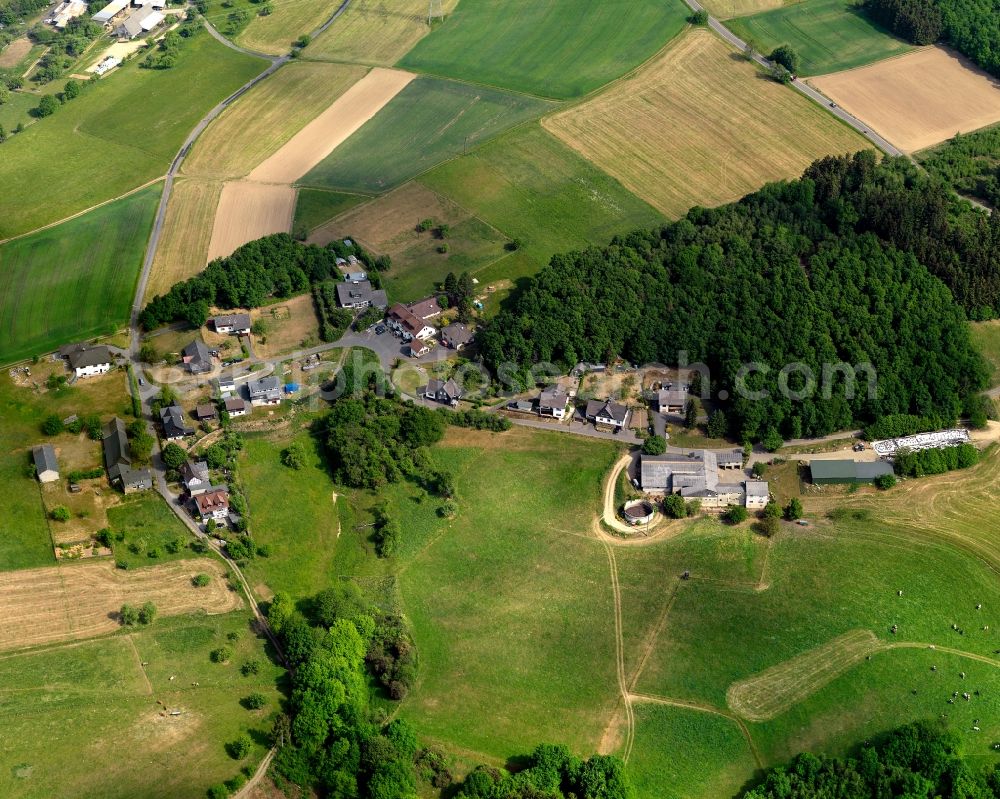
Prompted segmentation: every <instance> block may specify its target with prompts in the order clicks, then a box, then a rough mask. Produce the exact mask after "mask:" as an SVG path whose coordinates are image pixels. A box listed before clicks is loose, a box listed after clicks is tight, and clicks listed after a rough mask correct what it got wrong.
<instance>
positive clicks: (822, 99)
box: [684, 0, 906, 156]
mask: <svg viewBox="0 0 1000 799" xmlns="http://www.w3.org/2000/svg"><path fill="white" fill-rule="evenodd" d="M684 2H685V3H687V5H688V8H690V9H691V10H692V11H704V12H705V13H706V14H708V27H710V28H711V29H712V30H713V31H715V32H716V33H717V34H719V36H721V37H722V38H723V39H725V40H726V41H727V42H729V43H730V44H731V45H732V46H733V47H735V48H736V49H737V50H740V51H746V48H747V43H746V42H745V41H743V40H742V39H741V38H740V37H739V36H737V35H736V34H735V33H733V32H732V31H731V30H729V28H727V27H726V26H725V25H723V24H722V23H721V22H719V20H717V19H716V18H715V17H713V16H712V15H711V14H709V12H708V9H707V8H705V7H704V6H703V5H702V4H701V3H699V2H698V0H684ZM753 60H754V61H755V62H756V63H757V64H759V65H760V66H762V67H764V69H771V67H772V66H774V64H773V62H771V61H768V60H767V59H766V58H764V57H763V56H762V55H760V54H758V53H756V52H755V53H754V58H753ZM791 85H792V87H793V88H794V89H796V90H797V91H798V92H799V93H800V94H804V95H805V96H806V97H808V98H809V99H810V100H812V101H813V102H814V103H817V104H819V105H821V106H823V108H824V109H826V110H827V111H828V112H830V113H831V114H833V115H834V116H835V117H837V118H839V119H841V120H843V121H844V122H846V123H847V124H848V125H850V126H851V127H852V128H854V129H855V130H856V131H857V132H858V133H860V134H861V135H862V136H864V137H865V138H866V139H868V141H870V142H871V143H872V144H874V145H875V146H876V147H878V148H879V149H880V150H881V151H882V152H884V153H886V154H887V155H897V156H905V155H906V153H904V152H903V151H902V150H900V149H899V148H898V147H896V146H895V145H893V144H891V143H889V142H888V141H886V140H885V139H883V138H882V137H881V136H879V135H878V134H877V133H875V131H873V130H871V129H869V127H868V126H867V125H866V124H865V123H864V122H862V121H861V120H860V119H858V118H857V117H856V116H854V115H853V114H849V113H847V112H846V111H845V110H844V109H843V108H841V107H840V106H834V105H832V104H831V101H830V98H828V97H826V96H825V95H823V94H820V93H819V92H818V91H816V90H815V89H814V88H813V87H812V86H809V85H808V84H806V83H804V82H803V81H801V80H798V79H796V80H794V81H792V83H791Z"/></svg>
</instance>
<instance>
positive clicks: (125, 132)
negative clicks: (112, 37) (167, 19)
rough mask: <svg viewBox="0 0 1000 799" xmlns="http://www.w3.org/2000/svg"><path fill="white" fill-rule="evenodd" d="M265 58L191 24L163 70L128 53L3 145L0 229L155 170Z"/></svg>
mask: <svg viewBox="0 0 1000 799" xmlns="http://www.w3.org/2000/svg"><path fill="white" fill-rule="evenodd" d="M265 66H266V62H264V61H262V60H260V59H258V58H251V57H250V56H246V55H242V54H240V53H237V52H235V51H233V50H230V49H229V48H227V47H224V46H223V45H221V44H219V43H218V42H216V41H215V40H214V39H213V38H212V37H211V36H209V35H208V33H199V34H198V35H196V36H194V37H192V38H191V39H189V40H187V41H186V42H185V44H184V45H183V48H182V51H181V54H180V57H179V58H178V60H177V65H176V66H174V67H173V68H172V69H163V70H157V69H139V64H138V61H133V62H131V63H129V64H127V65H125V66H124V67H122V68H121V69H119V70H117V71H116V72H115V74H114V75H113V76H111V77H110V78H109V79H108V80H100V81H98V82H97V83H96V84H94V85H90V84H88V86H87V88H86V90H85V91H84V93H83V94H82V95H81V96H80V97H78V98H77V99H76V100H74V101H73V102H72V103H70V104H68V105H66V106H65V107H63V108H60V109H59V112H58V113H56V114H53V115H52V116H51V117H47V118H45V119H42V120H39V121H38V122H37V123H35V124H32V125H29V126H28V127H27V128H26V129H25V131H24V132H23V133H19V134H18V135H17V136H14V137H13V138H12V139H10V140H9V141H7V142H5V143H4V145H3V149H4V154H3V158H0V186H3V192H2V193H0V238H4V237H9V236H14V235H18V234H20V233H25V232H28V231H31V230H35V229H36V228H39V227H41V226H42V225H45V224H49V223H51V222H55V221H57V220H60V219H65V218H66V217H68V216H70V215H71V214H74V213H78V212H80V211H82V210H84V209H85V208H89V207H90V206H92V205H95V204H97V203H100V202H103V201H105V200H108V199H110V198H112V197H117V196H120V195H122V194H124V193H125V192H128V191H130V190H132V189H134V188H136V187H137V186H140V185H142V184H143V183H146V182H148V181H150V180H152V179H154V178H156V177H158V176H160V175H163V174H164V173H165V172H166V171H167V168H168V167H169V165H170V161H171V160H172V159H173V157H174V156H175V155H176V154H177V151H178V150H179V149H180V146H181V144H182V143H183V141H184V138H185V137H186V136H187V135H188V133H189V132H190V131H191V129H192V128H193V127H194V126H195V123H196V122H197V121H198V120H199V119H201V117H202V116H204V114H205V113H206V112H207V111H208V110H209V109H211V108H212V107H213V106H214V105H215V104H216V103H218V102H219V101H220V100H222V99H223V98H224V97H226V96H227V95H228V94H230V93H231V92H233V91H235V90H236V89H237V88H238V87H239V86H241V85H242V84H243V83H245V82H246V81H248V80H249V79H250V78H252V77H253V76H254V75H256V74H258V73H259V72H261V71H263V69H264V67H265Z"/></svg>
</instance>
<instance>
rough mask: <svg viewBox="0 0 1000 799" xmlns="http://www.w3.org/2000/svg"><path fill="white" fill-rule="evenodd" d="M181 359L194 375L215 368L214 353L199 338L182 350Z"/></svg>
mask: <svg viewBox="0 0 1000 799" xmlns="http://www.w3.org/2000/svg"><path fill="white" fill-rule="evenodd" d="M181 361H182V362H183V364H184V365H185V366H186V367H187V370H188V371H189V372H190V373H191V374H193V375H200V374H204V373H205V372H211V371H212V368H213V363H212V353H211V352H209V349H208V347H206V346H205V344H204V343H203V342H201V341H199V340H198V339H195V340H194V341H192V342H191V343H190V344H188V345H187V346H186V347H185V348H184V349H183V350H181Z"/></svg>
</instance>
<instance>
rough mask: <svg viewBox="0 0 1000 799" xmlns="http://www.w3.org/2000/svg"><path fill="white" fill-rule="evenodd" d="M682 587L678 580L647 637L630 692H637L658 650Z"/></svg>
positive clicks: (630, 684) (630, 685)
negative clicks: (656, 649) (657, 646)
mask: <svg viewBox="0 0 1000 799" xmlns="http://www.w3.org/2000/svg"><path fill="white" fill-rule="evenodd" d="M680 587H681V583H680V580H678V581H677V582H675V583H674V590H673V591H671V592H670V596H669V597H668V598H667V601H666V603H665V604H664V605H663V610H661V611H660V616H659V618H657V620H656V623H655V624H654V625H653V628H652V630H650V632H649V634H648V635H647V636H646V640H645V642H644V643H643V645H642V654H641V655H640V656H639V662H638V663H637V664H636V667H635V673H634V674H633V675H632V680H631V682H630V683H629V690H630V691H634V690H635V687H636V685H637V684H638V683H639V677H641V676H642V672H643V671H645V669H646V663H647V662H648V661H649V658H650V656H651V655H652V654H653V650H654V649H655V648H656V644H657V642H658V641H659V640H660V636H661V635H662V634H663V631H664V630H665V629H666V627H667V619H668V618H669V616H670V611H671V610H672V609H673V607H674V601H675V600H676V599H677V594H678V593H679V592H680Z"/></svg>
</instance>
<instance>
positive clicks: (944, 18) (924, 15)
mask: <svg viewBox="0 0 1000 799" xmlns="http://www.w3.org/2000/svg"><path fill="white" fill-rule="evenodd" d="M864 8H865V10H866V11H867V13H868V14H869V16H871V17H872V19H874V20H875V21H876V22H878V23H879V24H881V25H883V26H884V27H886V28H888V29H889V30H891V31H892V32H893V33H895V34H896V35H897V36H900V37H901V38H903V39H906V40H907V41H909V42H913V44H921V45H922V44H934V43H935V42H938V41H941V42H943V43H945V44H948V45H951V46H952V47H954V48H955V49H956V50H958V51H959V52H960V53H962V54H963V55H965V56H967V57H968V58H969V59H971V60H972V61H975V62H976V63H977V64H978V65H979V66H981V67H982V68H983V69H985V70H986V71H987V72H989V73H990V74H992V75H997V76H1000V9H998V8H997V4H996V2H995V0H865V4H864Z"/></svg>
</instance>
